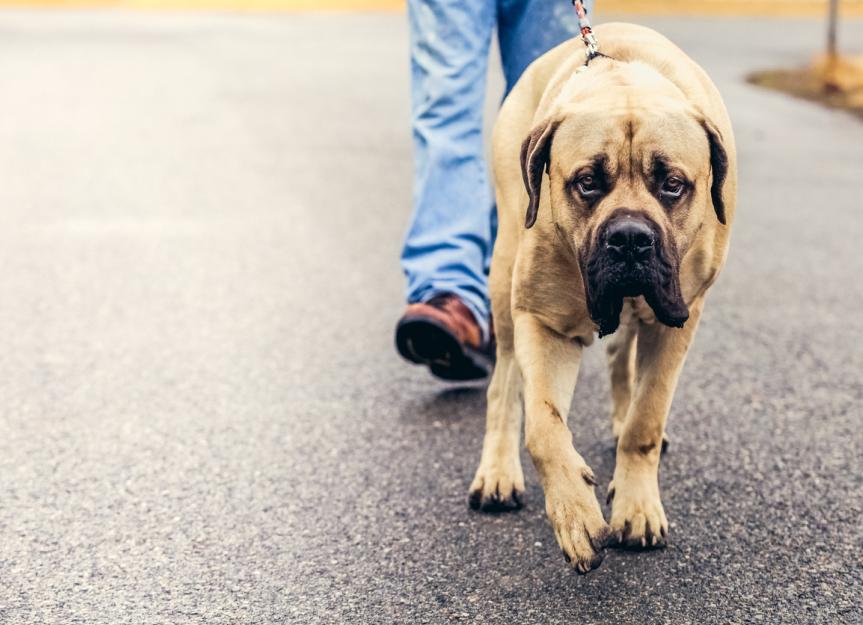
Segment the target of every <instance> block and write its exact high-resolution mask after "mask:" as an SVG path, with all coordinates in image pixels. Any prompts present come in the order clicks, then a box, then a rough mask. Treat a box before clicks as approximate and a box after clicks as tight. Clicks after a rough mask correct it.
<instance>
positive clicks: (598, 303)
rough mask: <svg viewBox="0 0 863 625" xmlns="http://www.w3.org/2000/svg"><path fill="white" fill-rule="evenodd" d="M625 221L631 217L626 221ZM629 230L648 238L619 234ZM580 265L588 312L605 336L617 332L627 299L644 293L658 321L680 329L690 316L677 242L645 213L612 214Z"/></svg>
mask: <svg viewBox="0 0 863 625" xmlns="http://www.w3.org/2000/svg"><path fill="white" fill-rule="evenodd" d="M621 220H627V221H626V222H625V223H623V225H621ZM627 228H629V232H630V233H631V232H633V231H635V232H637V233H641V236H643V239H638V238H637V236H636V235H632V236H630V237H629V238H627V236H622V235H620V233H621V231H626V230H627ZM648 233H649V236H648ZM621 236H622V238H621ZM615 237H617V238H615ZM621 241H623V243H621ZM633 241H635V242H633ZM581 266H582V275H584V277H585V281H584V283H585V289H586V295H587V307H588V312H589V314H590V317H591V319H593V321H594V323H596V324H597V326H598V327H599V336H600V337H603V336H605V335H607V334H612V333H613V332H614V331H615V330H617V328H618V326H619V325H620V313H621V311H622V310H623V303H624V299H625V298H631V297H639V296H644V299H645V301H646V302H647V304H648V305H649V306H650V308H651V309H652V310H653V313H654V314H655V315H656V319H657V320H658V321H659V322H660V323H663V324H665V325H667V326H669V327H673V328H681V327H683V324H684V323H685V322H686V320H687V319H688V318H689V309H688V308H687V306H686V302H684V301H683V296H682V294H681V291H680V276H679V270H680V260H679V256H678V254H677V250H676V248H675V246H674V242H673V241H669V240H667V239H666V237H663V236H662V232H661V229H660V228H659V226H658V225H657V224H656V223H654V222H653V221H652V220H650V219H648V218H646V217H643V216H641V215H637V214H633V213H630V212H629V211H625V212H622V213H621V212H616V213H615V214H614V215H612V216H611V218H609V219H608V220H606V222H605V223H604V224H603V226H602V227H601V229H600V231H599V232H598V234H597V237H596V243H595V245H594V246H593V249H592V250H588V252H587V253H586V254H585V255H583V256H582V258H581Z"/></svg>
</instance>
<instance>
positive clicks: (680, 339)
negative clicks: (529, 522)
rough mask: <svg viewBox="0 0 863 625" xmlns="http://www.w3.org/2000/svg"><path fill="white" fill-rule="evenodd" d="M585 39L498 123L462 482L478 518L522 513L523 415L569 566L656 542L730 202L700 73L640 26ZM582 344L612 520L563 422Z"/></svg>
mask: <svg viewBox="0 0 863 625" xmlns="http://www.w3.org/2000/svg"><path fill="white" fill-rule="evenodd" d="M595 32H596V35H597V37H598V39H599V41H600V44H601V51H602V53H603V54H602V55H601V56H599V57H595V58H593V59H591V60H590V61H589V62H587V63H586V62H585V47H584V44H583V43H582V41H581V40H580V39H573V40H570V41H568V42H566V43H563V44H561V45H560V46H558V47H557V48H555V49H553V50H551V51H550V52H548V53H547V54H545V55H544V56H542V57H540V58H539V59H537V60H536V61H535V62H534V63H533V64H532V65H531V66H530V67H529V68H528V69H527V71H526V72H525V73H524V75H523V76H522V78H521V79H520V81H519V82H518V84H517V85H516V86H515V88H514V89H513V90H512V92H511V93H510V94H509V96H508V97H507V99H506V101H505V102H504V104H503V107H502V108H501V111H500V115H499V117H498V120H497V122H496V124H495V128H494V137H493V161H494V162H493V165H494V174H495V179H496V197H497V206H498V219H499V226H498V235H497V242H496V246H495V249H494V256H493V259H492V265H491V274H490V293H491V302H492V310H493V314H494V323H495V333H496V336H497V364H496V367H495V370H494V375H493V377H492V380H491V384H490V387H489V389H488V415H487V423H486V433H485V439H484V442H483V449H482V458H481V460H480V464H479V468H478V469H477V472H476V477H475V479H474V480H473V483H472V484H471V486H470V503H471V506H472V507H474V508H478V509H480V510H502V509H511V508H518V507H520V506H521V501H522V497H523V492H524V475H523V473H522V467H521V461H520V460H519V447H520V430H521V421H522V409H523V410H524V415H525V424H524V433H525V443H526V446H527V449H528V452H529V454H530V456H531V458H532V460H533V463H534V466H535V467H536V470H537V473H538V475H539V478H540V481H541V483H542V488H543V491H544V493H545V509H546V512H547V514H548V518H549V521H550V522H551V525H552V528H553V529H554V533H555V536H556V538H557V542H558V544H559V545H560V548H561V549H562V550H563V554H564V556H565V558H566V559H567V560H568V561H570V562H571V564H572V566H573V567H575V568H576V569H577V570H578V571H579V572H580V573H587V572H588V571H590V570H591V569H594V568H596V567H597V566H599V564H600V563H601V562H602V559H603V556H604V550H605V547H606V545H621V546H626V547H633V548H644V549H650V548H655V547H661V546H664V545H665V544H666V541H667V538H668V520H667V519H666V516H665V511H664V510H663V507H662V501H661V499H660V495H659V479H658V471H659V459H660V453H661V450H662V448H663V447H664V439H665V419H666V416H667V415H668V411H669V407H670V406H671V400H672V397H673V395H674V390H675V387H676V385H677V379H678V377H679V376H680V371H681V369H682V368H683V361H684V359H685V357H686V352H687V350H688V348H689V345H690V343H691V342H692V339H693V337H694V336H695V330H696V328H697V327H698V320H699V317H700V316H701V312H702V310H703V308H704V298H705V295H706V293H707V290H708V289H709V288H710V285H711V284H713V282H714V281H715V280H716V277H717V276H718V274H719V271H720V270H721V269H722V266H723V264H724V262H725V258H726V254H727V251H728V240H729V234H730V231H731V223H732V221H733V219H734V208H735V202H736V194H737V171H736V155H735V148H734V137H733V134H732V129H731V122H730V120H729V117H728V113H727V111H726V109H725V106H724V104H723V102H722V99H721V97H720V95H719V92H718V91H717V89H716V87H715V86H714V84H713V82H712V81H711V80H710V78H708V76H707V74H706V73H705V72H704V71H703V70H702V69H701V68H700V67H699V66H698V65H697V64H696V63H695V62H694V61H692V59H690V58H689V57H688V56H686V54H684V52H683V51H681V50H680V49H679V48H678V47H677V46H675V45H674V44H672V43H671V42H670V41H668V40H667V39H666V38H664V37H663V36H661V35H660V34H658V33H656V32H654V31H652V30H650V29H648V28H643V27H640V26H635V25H631V24H617V23H613V24H605V25H602V26H599V27H597V28H596V31H595ZM594 333H598V334H599V336H600V337H602V336H606V335H607V336H608V338H607V339H606V340H605V343H606V345H607V352H608V368H609V373H610V379H611V400H612V409H611V426H612V432H613V434H614V436H615V438H616V439H617V459H616V466H615V470H614V476H613V479H612V481H611V483H610V484H609V487H608V501H609V502H610V503H611V519H610V521H609V522H608V523H606V520H605V518H604V517H603V512H602V509H601V508H600V505H599V502H598V501H597V498H596V494H595V492H594V487H595V486H596V479H595V478H594V475H593V472H592V471H591V469H590V467H589V466H588V465H587V462H585V460H584V458H583V457H582V456H581V455H580V454H579V453H578V452H577V451H576V450H575V447H574V446H573V437H572V433H571V432H570V430H569V428H568V427H567V415H568V413H569V409H570V403H571V400H572V394H573V390H574V388H575V383H576V377H577V375H578V369H579V361H580V360H581V353H582V350H583V349H584V347H585V346H588V345H590V344H591V343H592V342H593V338H594Z"/></svg>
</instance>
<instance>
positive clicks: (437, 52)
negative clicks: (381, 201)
mask: <svg viewBox="0 0 863 625" xmlns="http://www.w3.org/2000/svg"><path fill="white" fill-rule="evenodd" d="M495 3H496V0H469V1H465V0H408V14H409V18H410V30H411V96H412V97H411V100H412V102H411V120H412V126H413V139H414V156H415V164H414V166H415V179H414V212H413V216H412V218H411V224H410V227H409V229H408V232H407V236H406V238H405V244H404V249H403V251H402V257H401V261H402V268H403V270H404V272H405V275H406V276H407V279H408V288H407V300H408V302H410V303H413V302H423V301H427V300H428V299H430V298H431V297H433V296H434V295H437V294H439V293H443V292H450V293H455V294H456V295H458V296H459V297H460V298H461V299H462V300H463V301H464V303H465V304H466V305H467V306H468V307H469V308H470V309H471V312H473V314H474V316H475V317H476V318H477V321H478V322H479V324H480V325H481V327H482V328H483V334H484V336H486V337H487V335H488V318H489V305H488V287H487V279H488V277H487V266H488V259H489V258H490V256H491V247H492V233H491V211H492V208H493V199H492V192H491V189H490V186H489V182H488V174H487V169H486V164H485V159H484V156H483V138H482V113H483V101H484V97H485V86H486V72H487V68H488V52H489V45H490V43H491V36H492V32H493V30H494V25H495V18H496V7H495Z"/></svg>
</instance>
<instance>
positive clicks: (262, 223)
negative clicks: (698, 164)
mask: <svg viewBox="0 0 863 625" xmlns="http://www.w3.org/2000/svg"><path fill="white" fill-rule="evenodd" d="M548 1H559V2H561V3H562V4H568V1H567V0H548ZM596 2H597V5H596V12H595V14H593V22H594V23H595V24H598V23H602V22H603V21H608V20H612V19H614V20H627V21H634V22H638V23H642V24H645V25H648V26H651V27H653V28H656V29H657V30H659V31H660V32H662V33H663V34H665V35H667V36H668V37H670V38H671V39H672V40H673V41H675V42H676V43H678V44H679V45H680V46H681V47H682V48H683V49H684V50H686V51H687V52H688V53H689V54H690V55H691V56H692V57H693V58H694V59H695V60H696V61H698V62H699V63H701V64H702V65H703V67H704V68H705V69H706V70H707V71H708V73H709V74H710V75H711V76H712V77H713V79H714V81H715V82H716V83H717V85H718V87H719V89H720V91H721V92H722V93H723V96H724V98H725V100H726V104H727V106H728V108H729V110H730V113H731V116H732V119H733V121H734V125H735V131H736V136H737V144H738V151H739V160H740V186H741V190H740V201H739V205H738V211H737V221H736V223H735V229H734V234H733V238H732V248H731V252H730V257H729V262H728V265H727V267H726V269H725V271H724V273H723V275H722V277H721V279H720V280H719V283H718V284H717V285H716V286H715V287H714V288H713V289H712V290H711V294H710V297H709V301H710V303H709V305H708V307H707V310H706V313H705V316H704V318H703V321H702V326H701V329H700V332H699V335H698V338H697V340H696V343H695V346H694V347H693V349H692V351H691V353H690V356H689V359H688V363H687V367H686V369H685V371H684V374H683V376H682V379H681V382H680V386H679V389H678V392H677V394H676V397H675V401H674V405H673V407H672V411H671V415H670V418H669V425H668V428H669V434H670V437H671V440H672V444H671V449H670V451H669V453H668V454H667V455H666V456H664V457H663V461H662V463H663V464H662V474H661V483H662V488H663V499H664V502H665V507H666V512H667V514H668V517H669V520H670V522H671V544H670V546H669V547H668V548H667V549H665V550H662V551H657V552H651V553H643V554H636V553H629V552H624V551H615V552H612V553H610V554H609V556H608V557H607V558H606V561H605V563H604V564H603V566H602V567H601V568H600V569H599V570H597V571H596V572H594V573H592V574H591V575H589V576H587V577H577V576H576V575H575V574H574V573H573V572H572V570H570V569H569V568H568V567H567V566H565V563H564V561H563V559H562V558H561V557H560V553H559V550H558V547H557V546H556V544H555V541H554V536H553V534H552V532H551V530H550V527H549V525H548V523H547V521H546V520H545V514H544V510H543V498H542V493H541V491H540V489H539V486H538V483H537V480H536V476H535V474H534V472H533V470H532V467H531V465H530V462H529V460H528V458H526V457H524V458H523V463H524V466H525V469H526V477H527V481H528V492H527V506H526V508H525V509H523V510H521V511H520V512H518V513H516V514H510V515H499V516H489V515H480V514H477V513H474V512H472V511H470V510H469V509H468V506H467V502H466V499H467V487H468V485H469V483H470V480H471V478H472V476H473V472H474V470H475V468H476V463H477V462H478V460H479V453H480V449H481V443H482V432H483V427H484V409H485V399H484V389H483V388H482V387H481V386H468V387H465V386H462V387H451V386H447V385H445V384H443V383H441V382H438V381H436V380H434V379H432V378H431V377H430V375H429V374H428V373H427V372H426V371H425V370H423V369H420V368H415V367H412V366H409V365H408V364H406V363H404V362H403V361H401V360H400V359H399V358H398V356H397V355H396V352H395V349H394V347H393V336H392V335H393V328H394V324H395V322H396V320H397V318H398V316H399V315H400V313H401V310H402V307H403V292H404V280H403V277H402V275H401V272H400V269H399V266H398V256H399V252H400V248H401V242H402V237H403V234H404V231H405V228H406V226H407V223H408V218H409V215H410V210H411V179H412V163H411V155H412V151H411V134H410V117H409V63H408V29H407V18H406V15H405V10H404V6H403V3H402V2H398V1H396V0H284V1H279V0H255V1H249V2H243V1H240V0H233V1H232V0H211V1H208V0H200V1H195V0H127V1H116V2H114V1H110V0H101V1H99V0H96V1H92V2H86V1H82V0H70V1H60V0H57V1H51V0H33V1H24V0H21V1H18V2H10V1H7V0H2V1H0V6H2V8H0V580H2V581H0V623H3V624H4V625H5V624H13V623H14V624H25V623H26V624H33V623H62V624H66V625H68V624H71V623H106V624H107V623H110V624H113V625H116V624H119V623H208V624H214V623H292V624H293V623H297V624H300V623H327V624H331V623H352V624H353V623H450V622H478V623H543V624H551V623H579V624H589V623H673V624H678V623H693V624H701V623H756V622H758V623H783V624H788V623H860V622H863V608H861V601H860V598H861V596H863V572H861V567H860V554H861V548H863V524H861V523H860V519H861V513H863V493H861V457H863V454H861V447H863V436H861V432H860V427H861V419H860V417H861V413H860V405H861V399H863V381H861V374H860V372H861V371H863V350H861V349H860V337H861V335H863V316H861V315H860V313H859V311H860V310H863V280H861V279H860V273H861V269H863V265H861V256H860V241H863V218H861V214H863V213H861V209H863V206H861V201H863V200H861V198H863V175H861V174H863V121H861V110H863V99H861V98H863V95H861V94H863V79H861V70H860V68H861V60H860V59H861V55H863V0H842V1H841V2H840V3H838V4H836V5H833V6H832V7H831V5H829V4H828V3H826V2H818V1H816V2H802V1H799V0H782V1H779V0H754V1H743V0H724V1H719V0H633V1H631V2H630V1H629V0H596ZM831 15H832V16H833V19H834V21H833V22H832V23H833V24H834V26H832V27H831ZM492 58H493V63H492V67H491V71H490V73H489V81H490V82H489V90H488V92H489V95H488V98H487V111H488V115H487V126H488V125H490V124H491V123H492V121H493V116H494V112H495V110H496V108H497V105H498V103H499V100H500V96H501V94H502V90H503V82H502V79H501V75H500V66H499V61H498V59H497V56H496V53H495V52H493V53H492ZM602 351H603V350H602V347H601V344H600V346H599V347H598V348H594V349H593V350H590V351H589V354H588V356H587V358H586V361H585V363H584V364H583V366H582V372H581V380H580V382H579V386H578V390H577V392H576V397H575V401H574V402H573V409H572V414H571V415H570V416H569V423H570V427H571V429H572V430H573V432H574V435H575V442H576V446H577V447H578V449H579V451H580V452H581V453H582V455H584V457H585V458H586V459H587V461H588V462H589V463H590V464H591V466H592V467H593V469H594V471H595V472H596V474H597V477H598V479H599V482H600V489H601V492H604V490H603V489H604V487H605V485H606V484H607V483H608V481H609V479H610V478H611V474H612V471H613V463H614V442H613V439H612V436H611V430H610V426H609V417H608V414H609V405H608V399H607V398H608V385H607V381H606V378H605V375H606V374H605V368H604V355H603V353H602Z"/></svg>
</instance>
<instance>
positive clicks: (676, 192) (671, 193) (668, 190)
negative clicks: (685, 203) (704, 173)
mask: <svg viewBox="0 0 863 625" xmlns="http://www.w3.org/2000/svg"><path fill="white" fill-rule="evenodd" d="M684 189H686V183H685V182H684V181H683V179H682V178H678V177H677V176H669V177H668V178H666V180H665V182H663V183H662V189H661V190H660V192H661V193H662V195H664V196H665V197H668V198H671V199H676V198H679V197H680V196H681V195H683V191H684Z"/></svg>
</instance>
